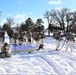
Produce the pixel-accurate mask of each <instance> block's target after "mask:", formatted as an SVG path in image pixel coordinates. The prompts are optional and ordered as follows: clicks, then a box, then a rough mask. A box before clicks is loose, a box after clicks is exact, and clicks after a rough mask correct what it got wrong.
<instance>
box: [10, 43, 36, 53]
mask: <svg viewBox="0 0 76 75" xmlns="http://www.w3.org/2000/svg"><path fill="white" fill-rule="evenodd" d="M10 49H11V52H22V51H25V52H33V51H35V50H36V46H34V45H17V46H15V45H13V44H11V45H10Z"/></svg>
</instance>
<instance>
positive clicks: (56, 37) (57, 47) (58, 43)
mask: <svg viewBox="0 0 76 75" xmlns="http://www.w3.org/2000/svg"><path fill="white" fill-rule="evenodd" d="M53 38H54V39H55V40H56V50H59V47H60V41H61V40H62V37H61V32H55V33H54V34H53Z"/></svg>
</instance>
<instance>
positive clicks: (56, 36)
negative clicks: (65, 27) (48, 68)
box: [53, 33, 61, 40]
mask: <svg viewBox="0 0 76 75" xmlns="http://www.w3.org/2000/svg"><path fill="white" fill-rule="evenodd" d="M53 38H54V39H56V40H61V35H60V34H59V33H54V34H53Z"/></svg>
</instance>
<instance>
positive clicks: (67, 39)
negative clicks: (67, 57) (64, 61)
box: [53, 31, 75, 52]
mask: <svg viewBox="0 0 76 75" xmlns="http://www.w3.org/2000/svg"><path fill="white" fill-rule="evenodd" d="M53 38H54V39H55V40H56V50H57V51H59V50H60V49H59V48H60V41H61V40H63V38H62V35H61V32H60V31H59V32H55V33H54V34H53ZM65 42H66V52H67V51H68V49H70V50H71V52H72V51H73V43H74V42H75V37H74V36H73V35H72V33H71V32H66V34H65V40H64V43H65ZM64 43H63V45H64Z"/></svg>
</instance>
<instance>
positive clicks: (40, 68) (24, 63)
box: [0, 37, 76, 75]
mask: <svg viewBox="0 0 76 75" xmlns="http://www.w3.org/2000/svg"><path fill="white" fill-rule="evenodd" d="M63 39H65V38H63ZM63 43H64V40H62V41H61V47H62V45H63ZM55 45H56V44H55V40H54V39H53V38H52V37H46V38H45V39H44V49H43V50H40V51H38V52H32V53H28V52H20V53H11V57H10V58H3V59H2V58H0V74H7V75H8V74H14V75H15V74H17V75H76V42H74V49H73V52H71V51H70V50H68V51H67V52H66V51H65V48H66V43H65V44H64V46H63V48H62V49H61V50H60V51H54V49H55ZM61 47H60V48H61Z"/></svg>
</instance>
